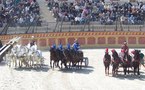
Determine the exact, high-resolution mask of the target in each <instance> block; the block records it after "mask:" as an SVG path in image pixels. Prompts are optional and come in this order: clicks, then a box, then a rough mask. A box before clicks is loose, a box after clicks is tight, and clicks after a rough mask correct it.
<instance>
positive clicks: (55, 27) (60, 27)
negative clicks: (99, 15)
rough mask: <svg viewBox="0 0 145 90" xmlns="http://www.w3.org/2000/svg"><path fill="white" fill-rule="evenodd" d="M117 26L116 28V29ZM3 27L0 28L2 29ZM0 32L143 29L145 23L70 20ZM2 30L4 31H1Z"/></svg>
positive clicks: (12, 28)
mask: <svg viewBox="0 0 145 90" xmlns="http://www.w3.org/2000/svg"><path fill="white" fill-rule="evenodd" d="M116 28H117V29H116ZM2 29H3V28H0V30H1V31H2ZM7 29H8V30H5V33H2V34H20V33H22V34H23V33H48V32H71V31H116V30H117V31H145V25H117V26H116V25H100V24H98V23H95V22H90V23H89V24H83V25H72V24H71V22H63V21H58V22H42V23H41V26H38V25H36V23H35V25H29V26H28V27H10V26H8V27H7ZM3 32H4V31H3Z"/></svg>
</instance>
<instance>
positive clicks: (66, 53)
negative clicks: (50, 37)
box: [63, 49, 73, 68]
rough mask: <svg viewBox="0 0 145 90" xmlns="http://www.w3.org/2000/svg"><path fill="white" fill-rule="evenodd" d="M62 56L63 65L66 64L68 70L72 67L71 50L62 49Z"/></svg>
mask: <svg viewBox="0 0 145 90" xmlns="http://www.w3.org/2000/svg"><path fill="white" fill-rule="evenodd" d="M63 54H64V63H65V65H67V63H69V68H70V67H71V66H72V65H71V64H72V60H73V56H72V54H71V49H64V51H63Z"/></svg>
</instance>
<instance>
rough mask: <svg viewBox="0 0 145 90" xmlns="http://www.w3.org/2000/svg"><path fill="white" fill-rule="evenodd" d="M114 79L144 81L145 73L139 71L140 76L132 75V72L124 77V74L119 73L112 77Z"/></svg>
mask: <svg viewBox="0 0 145 90" xmlns="http://www.w3.org/2000/svg"><path fill="white" fill-rule="evenodd" d="M113 77H115V78H118V79H122V80H125V79H127V80H141V81H145V72H143V71H140V76H138V75H134V74H133V72H130V73H129V74H127V75H126V76H125V75H124V73H123V72H122V73H119V74H118V75H117V76H113Z"/></svg>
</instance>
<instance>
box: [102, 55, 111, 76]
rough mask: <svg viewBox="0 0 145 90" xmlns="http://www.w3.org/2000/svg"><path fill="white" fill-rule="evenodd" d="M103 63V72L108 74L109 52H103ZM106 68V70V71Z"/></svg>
mask: <svg viewBox="0 0 145 90" xmlns="http://www.w3.org/2000/svg"><path fill="white" fill-rule="evenodd" d="M103 63H104V66H105V74H106V75H109V66H110V63H111V56H110V55H109V53H105V55H104V58H103ZM107 70H108V72H107Z"/></svg>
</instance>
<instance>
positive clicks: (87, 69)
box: [59, 66, 94, 74]
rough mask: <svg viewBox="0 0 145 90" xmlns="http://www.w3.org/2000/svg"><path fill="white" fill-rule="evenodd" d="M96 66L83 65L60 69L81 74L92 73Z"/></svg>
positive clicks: (64, 71)
mask: <svg viewBox="0 0 145 90" xmlns="http://www.w3.org/2000/svg"><path fill="white" fill-rule="evenodd" d="M93 68H94V67H92V66H87V67H82V68H81V69H80V68H76V67H75V68H67V69H66V68H64V69H60V70H59V71H62V72H63V73H79V74H89V73H92V72H93V71H94V70H93Z"/></svg>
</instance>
